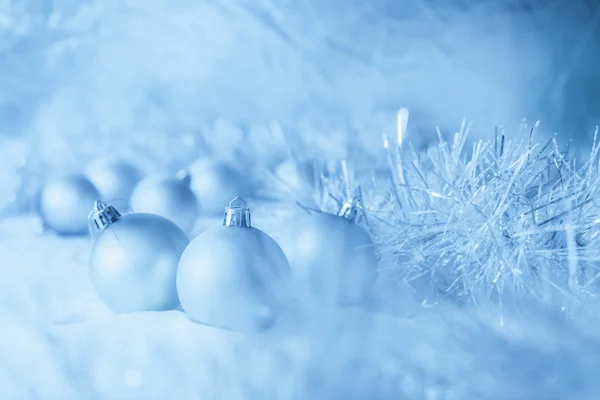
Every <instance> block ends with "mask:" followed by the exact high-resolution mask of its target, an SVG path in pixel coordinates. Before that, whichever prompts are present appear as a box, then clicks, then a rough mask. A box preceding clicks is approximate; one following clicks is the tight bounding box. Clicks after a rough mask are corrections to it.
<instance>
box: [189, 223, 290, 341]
mask: <svg viewBox="0 0 600 400" xmlns="http://www.w3.org/2000/svg"><path fill="white" fill-rule="evenodd" d="M289 273H290V271H289V264H288V261H287V259H286V257H285V254H284V253H283V251H282V250H281V248H280V247H279V245H278V244H277V243H276V242H275V241H274V240H273V239H272V238H271V237H270V236H269V235H267V234H266V233H264V232H263V231H261V230H259V229H256V228H252V227H247V226H244V227H237V226H228V227H215V228H210V229H208V230H206V231H204V232H203V233H201V234H200V235H199V236H197V237H196V238H195V239H193V240H192V242H191V243H190V245H189V246H188V247H187V248H186V249H185V251H184V252H183V255H182V256H181V260H180V261H179V269H178V273H177V292H178V294H179V299H180V300H181V306H182V307H183V309H184V311H185V313H186V314H187V315H188V317H189V318H190V319H191V320H192V321H195V322H197V323H200V324H203V325H209V326H214V327H218V328H223V329H228V330H233V331H237V332H245V333H252V332H259V331H262V330H264V329H267V328H269V327H270V326H271V325H272V324H273V323H274V322H275V320H276V319H277V317H278V316H279V314H280V313H281V311H282V308H283V307H284V305H285V303H286V300H285V298H286V296H287V295H288V290H289V279H290V275H289Z"/></svg>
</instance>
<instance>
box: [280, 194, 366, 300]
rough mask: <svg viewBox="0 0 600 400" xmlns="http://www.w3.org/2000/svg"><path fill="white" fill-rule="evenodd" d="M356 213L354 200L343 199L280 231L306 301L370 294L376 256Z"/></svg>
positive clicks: (361, 297)
mask: <svg viewBox="0 0 600 400" xmlns="http://www.w3.org/2000/svg"><path fill="white" fill-rule="evenodd" d="M357 215H358V214H357V208H356V207H355V205H354V204H353V203H351V202H346V203H345V204H344V205H343V206H342V208H341V209H340V211H339V212H338V215H334V214H329V213H315V214H312V215H307V216H306V217H305V218H302V219H300V220H298V221H296V222H295V223H294V225H293V228H292V230H291V231H290V232H288V233H287V234H286V235H284V236H283V239H282V241H281V242H280V243H281V245H282V247H283V250H284V252H285V254H286V255H287V257H288V259H289V260H290V264H291V269H292V276H293V279H294V281H295V282H296V283H297V284H298V286H299V287H300V289H301V290H302V291H303V292H304V294H305V296H308V297H307V298H306V299H307V300H308V301H313V302H317V303H322V302H326V303H327V304H331V305H341V306H359V305H363V304H365V302H367V301H368V300H369V298H370V296H371V295H372V289H373V285H374V283H375V280H376V276H377V257H376V254H375V249H374V247H373V243H372V241H371V238H370V237H369V235H368V234H367V232H365V230H364V229H363V228H362V227H360V226H359V225H357V224H356V222H355V219H356V217H357Z"/></svg>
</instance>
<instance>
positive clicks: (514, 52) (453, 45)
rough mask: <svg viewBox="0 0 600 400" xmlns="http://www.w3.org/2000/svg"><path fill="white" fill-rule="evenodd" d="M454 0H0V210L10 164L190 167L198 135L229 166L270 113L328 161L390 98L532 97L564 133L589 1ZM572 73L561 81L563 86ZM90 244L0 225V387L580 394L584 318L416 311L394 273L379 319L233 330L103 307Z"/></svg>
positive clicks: (350, 313) (421, 119) (319, 395)
mask: <svg viewBox="0 0 600 400" xmlns="http://www.w3.org/2000/svg"><path fill="white" fill-rule="evenodd" d="M430 3H431V4H434V3H437V2H430ZM459 3H463V2H457V4H453V5H451V6H444V7H442V6H440V5H439V4H434V7H427V3H425V2H423V3H422V2H393V1H391V0H390V1H388V0H378V1H371V2H359V1H349V0H348V1H342V0H329V1H319V2H317V1H288V0H281V1H279V0H278V1H275V0H262V1H255V2H250V1H243V0H223V1H218V2H217V1H209V0H206V1H191V0H187V1H178V2H174V1H169V0H156V1H145V2H144V1H126V0H103V1H88V2H85V3H82V2H79V1H75V0H60V1H59V0H56V1H39V0H0V120H1V124H0V134H2V135H10V136H12V137H13V138H17V141H15V142H11V143H8V142H4V141H3V142H2V146H1V147H0V151H1V156H2V157H0V165H1V166H2V168H0V201H1V203H0V207H2V206H4V200H5V199H7V200H11V198H12V196H14V195H15V190H16V189H15V188H16V187H17V186H18V183H19V182H20V181H21V179H22V176H19V175H16V174H15V173H14V171H16V170H18V169H23V166H24V165H26V168H25V169H24V172H25V173H26V174H28V175H26V181H25V183H26V184H31V183H32V182H34V181H35V180H36V179H39V177H40V176H43V174H44V173H46V172H54V171H55V169H69V170H72V169H73V168H79V167H82V166H83V165H84V164H85V163H87V161H89V155H90V154H95V155H99V154H103V153H115V152H116V153H121V154H125V155H132V154H133V153H134V152H135V155H136V160H137V161H139V163H140V167H145V168H146V169H152V167H156V165H158V164H161V165H162V164H163V163H167V164H168V163H172V162H173V161H174V160H175V161H177V162H179V163H180V164H181V163H185V162H187V161H189V160H190V159H191V158H192V157H193V156H194V155H195V150H194V148H195V146H194V145H195V144H197V143H202V139H206V138H210V141H209V142H208V143H207V144H206V146H207V147H209V148H211V149H212V150H213V151H214V152H215V153H218V154H219V155H220V156H222V157H224V158H230V159H231V158H233V157H234V154H232V153H233V151H232V149H231V143H237V144H240V143H246V142H243V137H244V135H243V130H242V129H241V128H247V129H246V131H250V132H252V133H253V135H251V137H250V139H251V140H253V143H254V148H253V149H252V151H253V152H255V153H253V154H261V155H263V154H267V153H268V151H270V150H272V149H271V148H269V149H267V150H265V149H264V147H270V146H267V144H266V143H269V144H271V145H273V144H274V143H273V141H272V140H271V141H269V142H265V141H264V140H262V139H264V138H265V137H267V136H268V132H267V133H265V129H264V127H266V126H269V125H270V124H271V122H272V121H273V120H278V121H280V123H281V125H282V126H283V128H284V130H285V131H286V132H287V133H288V134H289V135H290V136H292V137H294V138H296V139H299V138H301V139H302V140H303V141H308V142H310V144H311V148H312V149H316V150H315V151H317V150H319V151H328V152H330V153H332V155H333V156H337V155H339V153H340V150H339V146H337V144H338V143H339V142H344V141H347V140H350V141H355V140H356V136H359V137H360V140H361V142H362V144H363V145H364V147H365V149H368V148H374V147H377V148H379V147H380V146H381V139H380V138H381V130H384V129H386V130H387V129H390V124H391V125H393V123H394V120H393V113H394V112H395V111H396V110H397V108H398V107H401V106H404V107H408V108H409V109H411V121H412V122H411V123H412V124H413V125H412V126H415V127H418V128H420V127H423V126H426V127H427V128H429V127H430V126H431V125H435V124H438V125H441V126H442V127H452V128H455V127H456V123H457V122H458V121H459V120H460V118H461V117H462V116H463V115H467V116H469V117H471V118H473V119H475V120H476V125H475V126H476V127H478V134H482V135H485V134H486V132H489V130H488V128H489V127H491V126H493V125H495V124H499V123H503V124H506V125H507V126H515V125H516V124H517V123H518V121H519V120H520V119H521V117H523V116H528V117H530V118H537V117H539V116H540V114H543V113H540V112H538V111H539V110H540V109H541V108H543V109H544V110H545V111H546V113H545V116H549V117H550V118H552V119H554V120H556V121H557V124H559V125H560V128H562V127H563V126H568V125H569V117H570V115H572V113H573V112H579V111H580V110H582V109H583V108H582V107H581V105H582V103H581V102H578V99H579V95H580V92H581V93H583V91H585V90H590V89H589V88H590V87H591V88H593V87H594V86H593V85H597V84H596V81H597V78H595V75H594V73H593V72H590V71H594V68H592V67H593V66H594V62H595V60H593V61H594V62H591V63H589V64H585V65H584V66H581V65H579V66H577V62H572V59H573V58H576V57H575V56H576V54H575V53H576V52H575V50H578V49H580V48H579V47H578V45H579V43H581V42H582V38H584V37H585V30H586V27H587V26H588V23H589V22H590V21H591V19H592V16H593V12H592V11H591V10H590V8H589V7H588V6H586V5H585V4H584V3H585V2H583V1H580V2H560V1H559V2H552V4H546V3H544V6H543V7H535V4H534V7H533V9H532V10H529V11H517V12H516V13H514V14H509V13H508V12H507V11H506V10H507V9H510V7H509V6H507V7H506V8H504V7H503V6H502V4H506V3H507V2H500V1H499V2H496V1H486V2H478V3H477V5H476V6H468V7H467V6H464V5H461V4H459ZM592 3H593V2H592ZM511 4H512V2H511ZM557 16H561V17H563V18H564V21H563V22H557V19H556V18H557ZM582 16H585V17H586V18H583V19H581V20H580V18H582ZM591 42H592V43H593V42H594V41H593V40H592V41H591ZM586 46H587V47H586ZM582 48H583V50H581V51H580V53H581V54H584V55H585V54H595V52H594V49H595V47H594V45H590V44H589V43H588V44H586V45H585V46H583V47H582ZM573 71H575V72H573ZM571 72H573V73H577V74H579V75H578V76H577V77H576V79H574V80H569V79H566V80H565V79H563V77H565V76H567V77H568V76H569V75H570V74H571ZM569 93H570V94H569ZM586 93H588V94H589V92H586ZM563 94H565V95H566V96H567V97H564V96H563ZM568 96H570V97H568ZM582 96H583V95H582ZM583 98H584V100H583V101H586V102H587V101H588V100H589V99H587V97H586V96H583ZM581 112H582V113H583V111H581ZM390 116H391V118H390ZM577 116H578V117H577V118H575V119H577V121H579V120H580V119H581V121H583V120H584V119H585V118H584V117H587V116H586V115H579V114H577ZM579 117H581V118H579ZM578 118H579V119H578ZM565 121H566V122H565ZM392 129H393V128H392ZM557 129H559V128H557ZM188 134H194V135H197V136H196V137H194V135H188ZM412 135H413V136H412V137H411V139H413V140H415V141H419V140H421V137H420V136H419V135H421V133H420V132H419V131H418V130H416V129H415V131H414V132H413V133H412ZM141 145H144V146H145V147H144V148H143V149H142V148H141V147H140V146H141ZM274 147H277V146H274ZM142 150H143V151H142ZM275 151H280V150H277V149H276V150H275ZM342 153H343V152H342ZM258 158H260V157H258ZM26 160H29V161H32V160H33V163H30V164H26V163H25V161H26ZM46 166H51V167H52V168H45V167H46ZM179 166H181V165H179ZM5 195H6V197H5ZM269 233H272V234H273V235H274V236H276V235H277V232H276V229H273V230H272V231H269ZM89 248H90V243H89V242H88V241H87V240H85V239H61V238H56V237H53V236H52V235H42V236H40V235H39V227H38V222H37V221H36V220H35V219H31V218H28V217H26V218H17V219H11V220H3V221H2V222H0V260H1V262H0V269H1V273H2V275H1V278H0V398H2V399H27V400H28V399H43V400H46V399H48V400H53V399H65V400H67V399H77V400H79V399H110V400H121V399H124V400H125V399H140V400H141V399H144V400H154V399H156V400H161V399H181V400H186V399H199V398H203V399H204V398H206V399H227V400H233V399H315V400H316V399H398V398H401V399H428V400H440V399H458V400H470V399H474V400H483V399H557V400H558V399H570V398H573V399H582V400H585V399H590V400H593V399H597V398H598V396H599V393H600V383H598V382H599V381H598V379H597V374H598V371H599V370H600V335H598V326H599V325H598V324H597V323H596V321H595V320H594V319H593V318H592V316H590V315H589V313H580V312H577V311H576V310H566V311H565V312H563V311H561V310H547V309H539V308H537V307H535V306H534V305H527V304H520V305H519V307H517V308H519V311H512V312H509V311H507V310H504V311H503V312H502V313H501V312H500V311H498V310H496V309H487V308H482V309H479V310H474V309H467V308H461V307H458V306H456V305H452V304H443V305H438V306H436V307H434V308H423V307H421V306H420V298H419V297H418V296H415V297H414V298H413V296H412V295H411V294H410V292H408V291H407V290H404V288H401V289H398V290H397V291H396V292H395V293H394V296H393V297H392V298H391V299H387V300H386V299H384V300H385V301H382V309H381V310H379V311H377V312H366V311H359V310H337V311H331V310H329V311H327V310H325V311H323V310H320V311H319V312H317V310H313V312H312V313H309V314H308V315H309V316H310V317H307V315H304V316H301V315H298V314H297V313H294V312H292V311H290V313H288V315H286V316H285V317H284V318H282V320H281V322H280V324H279V325H278V326H276V327H275V329H274V330H273V331H270V332H268V333H266V334H264V335H260V336H255V337H243V336H238V335H234V334H230V333H225V332H222V331H217V330H214V329H211V328H206V327H201V326H198V325H195V324H193V323H191V322H189V321H188V320H187V319H186V318H185V317H184V315H182V314H181V313H180V312H178V311H173V312H168V313H146V314H139V315H126V316H114V315H112V314H111V313H110V312H109V311H108V310H107V309H106V307H104V305H103V304H102V303H100V301H99V300H98V299H97V298H96V296H95V294H94V293H93V290H92V288H91V285H90V282H89V281H88V275H87V258H88V252H89ZM392 305H393V306H392ZM591 314H593V312H592V313H591Z"/></svg>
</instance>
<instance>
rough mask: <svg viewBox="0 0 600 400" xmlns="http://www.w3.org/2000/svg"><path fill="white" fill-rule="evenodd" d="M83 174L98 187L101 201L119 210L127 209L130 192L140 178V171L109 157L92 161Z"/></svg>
mask: <svg viewBox="0 0 600 400" xmlns="http://www.w3.org/2000/svg"><path fill="white" fill-rule="evenodd" d="M85 175H86V177H87V178H88V179H89V180H90V182H92V183H93V184H94V186H96V189H98V192H99V193H100V198H101V199H102V201H104V202H109V203H111V204H113V205H114V206H115V207H116V208H117V209H120V210H127V209H128V207H129V198H130V196H131V193H132V192H133V189H134V188H135V186H136V185H137V183H138V182H139V181H140V179H141V173H140V172H139V171H138V170H137V168H135V167H134V166H133V165H131V164H129V163H127V162H125V161H121V160H117V159H110V158H99V159H96V160H94V161H92V163H90V164H89V165H88V166H87V167H86V169H85Z"/></svg>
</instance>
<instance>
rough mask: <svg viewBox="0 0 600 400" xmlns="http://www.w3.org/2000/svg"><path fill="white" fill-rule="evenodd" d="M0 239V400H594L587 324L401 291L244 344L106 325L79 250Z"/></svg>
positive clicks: (155, 327)
mask: <svg viewBox="0 0 600 400" xmlns="http://www.w3.org/2000/svg"><path fill="white" fill-rule="evenodd" d="M0 235H1V247H0V257H1V259H2V260H3V261H2V263H1V266H0V268H1V269H2V270H1V273H2V276H3V278H2V280H0V288H1V289H0V299H1V301H0V304H1V307H0V324H1V326H2V329H1V330H0V360H1V362H0V382H1V383H0V397H1V398H6V399H59V398H60V399H65V400H67V399H84V398H85V399H140V400H141V399H146V400H147V399H156V400H161V399H165V400H167V399H173V398H177V399H182V400H185V399H199V398H208V399H257V398H261V399H267V398H268V399H271V398H272V399H333V398H339V399H367V398H369V399H397V398H402V399H462V400H465V399H567V398H573V399H575V398H576V399H590V400H591V399H596V398H597V395H598V391H599V390H600V385H599V384H598V380H597V379H596V374H597V371H598V368H599V367H600V361H599V360H600V358H599V356H600V342H599V341H598V337H599V336H598V330H597V324H596V325H593V324H591V323H592V320H591V319H589V317H588V316H584V315H581V316H579V315H578V316H577V318H576V321H577V322H578V323H577V324H575V323H574V320H572V318H573V314H567V313H561V312H557V311H553V310H540V309H535V308H530V307H528V306H525V305H522V307H521V308H522V309H521V311H519V312H512V313H506V312H505V313H504V314H503V318H500V316H501V314H500V313H499V312H498V311H497V310H485V311H484V310H482V309H480V310H479V311H475V310H474V309H467V308H461V307H458V306H455V305H452V304H441V305H438V306H436V307H434V308H423V307H421V306H420V305H419V303H418V301H417V300H418V299H417V298H416V297H415V298H412V297H411V296H410V295H409V294H408V292H405V293H403V294H398V293H396V294H395V296H394V299H393V302H389V303H388V302H387V301H385V300H384V301H382V304H383V306H382V307H381V309H380V310H378V311H361V310H356V309H354V310H352V309H346V310H323V309H320V310H312V311H311V312H310V313H299V312H295V311H292V310H290V311H289V312H288V313H287V314H286V315H285V316H284V317H282V319H281V320H280V321H279V323H278V324H277V325H276V326H275V328H274V329H272V330H271V331H268V332H266V333H264V334H261V335H255V336H243V335H238V334H234V333H230V332H226V331H220V330H217V329H213V328H209V327H203V326H200V325H196V324H194V323H192V322H190V321H189V320H188V319H187V318H186V317H185V315H184V314H183V313H181V312H179V311H172V312H165V313H140V314H131V315H121V316H116V315H113V314H111V312H110V311H108V310H107V309H106V307H104V305H103V304H102V303H101V302H100V300H99V299H98V298H97V297H96V296H95V294H94V292H93V290H92V288H91V285H90V282H89V280H88V276H87V256H88V252H89V249H90V242H89V241H88V240H86V239H62V238H56V237H53V236H52V235H50V234H44V235H41V236H40V235H39V228H38V222H37V221H36V220H35V219H34V218H20V219H14V220H6V221H3V222H2V224H1V225H0ZM391 304H393V307H392V306H391ZM569 315H570V317H569ZM570 318H571V320H570ZM501 322H502V323H501ZM587 322H589V323H590V324H587Z"/></svg>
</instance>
